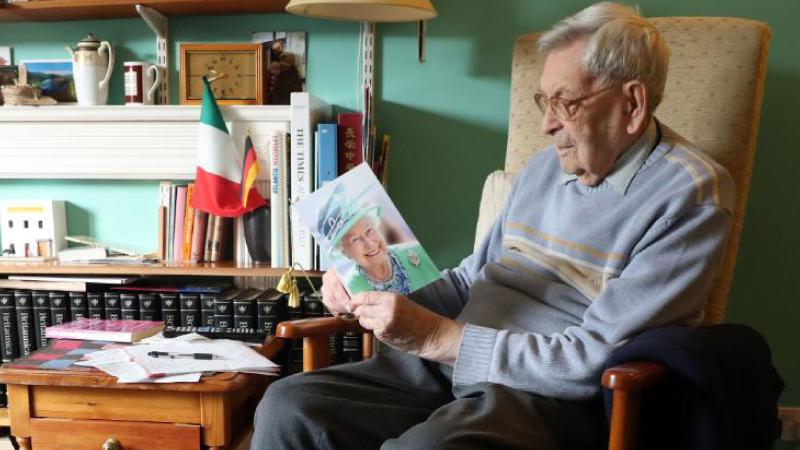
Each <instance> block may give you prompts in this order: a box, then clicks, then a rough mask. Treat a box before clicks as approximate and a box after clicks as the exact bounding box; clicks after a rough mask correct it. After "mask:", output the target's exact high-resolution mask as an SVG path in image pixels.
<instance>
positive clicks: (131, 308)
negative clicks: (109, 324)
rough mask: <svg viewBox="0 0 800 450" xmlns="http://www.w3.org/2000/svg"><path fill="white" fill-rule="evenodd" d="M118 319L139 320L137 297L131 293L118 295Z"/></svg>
mask: <svg viewBox="0 0 800 450" xmlns="http://www.w3.org/2000/svg"><path fill="white" fill-rule="evenodd" d="M119 303H120V318H121V319H122V320H139V296H138V295H136V294H135V293H131V292H123V293H121V294H119Z"/></svg>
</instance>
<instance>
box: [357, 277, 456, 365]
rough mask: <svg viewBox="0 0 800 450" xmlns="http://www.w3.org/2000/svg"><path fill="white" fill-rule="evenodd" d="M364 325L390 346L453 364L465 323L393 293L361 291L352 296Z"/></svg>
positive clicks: (358, 315)
mask: <svg viewBox="0 0 800 450" xmlns="http://www.w3.org/2000/svg"><path fill="white" fill-rule="evenodd" d="M349 304H350V306H351V307H352V308H353V313H354V314H355V315H356V317H358V322H359V323H360V324H361V326H362V327H364V328H366V329H368V330H372V332H373V333H374V334H375V337H377V338H378V339H380V340H381V342H384V343H386V344H388V345H390V346H391V347H394V348H396V349H398V350H401V351H404V352H407V353H410V354H412V355H415V356H419V357H420V358H425V359H429V360H431V361H437V362H440V363H443V364H447V365H450V366H452V365H454V364H455V361H456V357H457V356H458V350H459V348H460V347H461V336H462V334H463V332H464V325H463V324H461V323H458V322H456V321H453V320H450V319H448V318H446V317H442V316H440V315H438V314H436V313H434V312H432V311H430V310H429V309H426V308H425V307H423V306H420V305H418V304H417V303H415V302H414V301H412V300H409V299H408V298H406V297H404V296H402V295H400V294H397V293H394V292H362V293H360V294H356V295H354V296H353V298H351V299H350V302H349Z"/></svg>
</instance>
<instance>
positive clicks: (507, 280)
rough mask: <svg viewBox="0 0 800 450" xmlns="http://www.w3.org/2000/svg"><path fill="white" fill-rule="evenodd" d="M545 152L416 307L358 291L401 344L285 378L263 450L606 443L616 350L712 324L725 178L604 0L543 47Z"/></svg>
mask: <svg viewBox="0 0 800 450" xmlns="http://www.w3.org/2000/svg"><path fill="white" fill-rule="evenodd" d="M540 51H541V53H542V54H543V55H544V56H546V59H545V65H544V69H543V73H542V76H541V84H540V92H539V93H537V94H536V96H535V98H534V99H533V100H535V102H536V104H537V105H538V107H539V108H541V110H542V112H543V113H544V119H543V122H542V127H543V129H544V131H545V132H547V133H548V134H549V135H551V136H552V137H553V146H552V147H549V148H547V149H546V150H544V151H542V152H539V153H537V154H536V155H535V156H534V157H532V158H531V160H530V161H529V162H528V164H527V166H526V167H525V168H524V170H522V172H521V173H520V174H519V176H518V177H517V179H516V182H515V184H514V187H513V190H512V192H511V195H510V198H509V200H508V202H507V204H506V205H505V208H504V210H503V212H502V214H501V216H500V217H499V218H498V219H497V220H496V222H495V223H494V225H493V228H492V229H491V231H490V233H489V235H488V236H487V237H486V238H485V240H484V241H483V243H482V245H481V247H480V249H479V250H478V251H477V252H475V253H474V254H473V255H471V256H469V257H468V258H466V259H465V260H464V261H463V262H462V263H461V265H460V266H459V267H457V268H455V269H452V270H447V271H445V272H444V273H443V280H441V281H439V282H437V283H435V284H433V285H431V286H429V287H428V288H425V289H423V290H422V291H420V292H418V293H417V294H416V295H414V296H413V300H411V299H408V298H406V297H403V296H400V295H397V294H392V293H378V292H367V293H362V294H358V295H355V296H353V297H352V298H348V297H347V295H346V293H345V291H344V289H343V288H342V286H341V283H340V282H339V280H338V278H337V276H336V274H335V273H327V274H326V275H325V276H324V278H323V296H324V301H325V303H326V305H327V306H328V307H329V308H330V309H332V310H334V311H339V312H352V313H353V314H355V315H356V316H357V317H358V320H359V321H360V323H361V324H362V325H363V326H364V327H365V328H368V329H371V330H373V331H374V333H375V336H377V338H378V339H380V340H381V341H383V342H384V343H386V344H388V345H389V346H391V347H393V348H394V349H397V350H399V351H392V352H387V353H386V354H381V355H379V356H378V357H376V358H373V359H372V360H370V361H365V362H361V363H356V364H352V365H344V366H337V367H333V368H330V369H327V370H322V371H318V372H314V373H308V374H302V375H299V376H292V377H288V378H286V379H283V380H281V381H279V382H277V383H275V384H273V385H272V387H270V389H268V391H267V394H266V396H265V398H264V400H263V401H262V403H261V405H260V407H259V410H258V412H257V418H256V422H257V429H256V433H255V436H254V441H253V448H257V449H261V448H377V447H381V448H386V449H396V448H407V449H421V448H458V449H463V448H528V449H539V450H541V449H562V448H569V449H584V448H586V449H588V448H600V447H602V446H603V441H604V439H605V436H606V427H607V425H606V421H605V418H604V415H603V414H604V413H603V409H602V407H601V405H600V403H599V400H598V395H599V393H600V386H599V378H600V372H601V367H602V366H603V363H604V361H605V360H606V358H607V357H608V355H609V353H610V352H611V351H612V350H614V349H615V348H616V347H618V346H621V345H623V344H625V343H626V342H627V341H628V340H629V339H630V338H631V337H633V336H635V335H636V334H638V333H640V332H641V331H643V330H646V329H648V328H652V327H659V326H664V325H693V324H697V323H698V322H699V321H700V319H701V316H702V311H703V305H704V302H705V299H706V296H707V294H708V293H709V290H710V287H711V282H712V280H713V278H714V275H715V272H716V268H717V266H718V265H719V263H720V261H721V259H722V256H723V255H722V254H723V248H724V244H725V241H726V239H727V235H728V231H729V228H730V223H731V209H732V205H733V196H734V193H733V184H732V181H731V178H730V175H729V174H728V173H727V172H726V171H725V170H724V169H723V168H721V167H720V166H718V165H717V164H715V163H714V162H713V161H711V160H709V159H708V158H706V157H704V156H703V155H702V154H701V153H700V152H699V151H697V150H696V149H694V148H693V147H692V145H691V144H690V143H688V142H687V141H685V140H684V139H682V138H681V137H680V136H678V135H677V134H676V133H675V132H673V131H672V130H670V129H669V128H668V127H667V126H666V125H664V124H661V123H660V122H658V121H657V120H656V119H655V118H654V117H653V111H654V110H655V109H656V107H657V106H658V104H659V102H660V100H661V98H662V94H663V91H664V84H665V77H666V71H667V65H668V59H669V56H668V55H669V51H668V49H667V47H666V44H665V42H664V41H663V39H662V37H661V36H660V34H659V33H658V31H657V30H656V29H655V28H654V27H653V26H652V25H651V24H650V23H649V22H648V21H647V20H646V19H643V18H642V17H640V16H639V15H638V14H637V13H636V11H634V10H632V9H631V8H628V7H626V6H622V5H618V4H613V3H599V4H596V5H593V6H590V7H588V8H586V9H585V10H583V11H580V12H579V13H577V14H576V15H574V16H572V17H569V18H567V19H565V20H563V21H562V22H560V23H558V24H557V25H556V26H555V27H554V28H553V29H552V30H550V31H549V32H547V33H546V34H545V35H543V36H542V38H541V41H540Z"/></svg>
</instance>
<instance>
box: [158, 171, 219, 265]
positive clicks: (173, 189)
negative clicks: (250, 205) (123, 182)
mask: <svg viewBox="0 0 800 450" xmlns="http://www.w3.org/2000/svg"><path fill="white" fill-rule="evenodd" d="M194 188H195V184H194V183H188V184H173V183H172V182H171V181H162V182H161V185H160V187H159V194H160V195H159V199H160V200H159V208H158V220H159V222H158V249H157V251H158V255H159V257H160V258H161V259H162V260H164V261H173V262H184V261H186V262H204V261H205V262H220V261H230V260H231V259H232V258H233V219H230V218H226V217H218V216H214V215H210V214H208V213H206V212H204V211H200V210H198V209H195V208H194V207H193V206H192V197H193V196H194Z"/></svg>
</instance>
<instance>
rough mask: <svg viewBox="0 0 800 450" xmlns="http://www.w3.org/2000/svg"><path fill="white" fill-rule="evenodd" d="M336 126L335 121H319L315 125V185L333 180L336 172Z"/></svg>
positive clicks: (321, 184)
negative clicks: (317, 163)
mask: <svg viewBox="0 0 800 450" xmlns="http://www.w3.org/2000/svg"><path fill="white" fill-rule="evenodd" d="M337 128H338V126H337V125H336V124H335V123H321V124H319V125H317V131H318V132H319V140H318V141H317V142H318V143H317V161H318V162H319V170H317V187H322V186H323V185H325V183H327V182H328V181H333V180H334V179H335V178H336V177H337V176H338V174H339V172H338V164H337V157H338V144H337V143H336V134H337Z"/></svg>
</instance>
